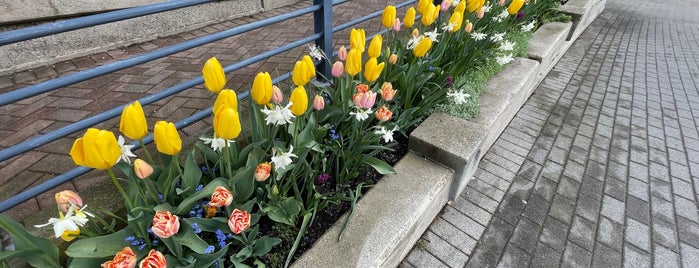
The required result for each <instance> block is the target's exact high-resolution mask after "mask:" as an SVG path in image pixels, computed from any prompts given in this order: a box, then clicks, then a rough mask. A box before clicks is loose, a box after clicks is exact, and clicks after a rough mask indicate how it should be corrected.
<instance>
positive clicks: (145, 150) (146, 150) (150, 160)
mask: <svg viewBox="0 0 699 268" xmlns="http://www.w3.org/2000/svg"><path fill="white" fill-rule="evenodd" d="M138 143H140V144H141V149H143V152H145V153H146V159H147V160H148V163H149V164H151V165H155V161H153V158H152V157H151V156H150V153H149V152H148V148H146V145H145V144H144V143H143V140H138Z"/></svg>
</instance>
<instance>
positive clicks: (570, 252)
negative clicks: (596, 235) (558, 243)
mask: <svg viewBox="0 0 699 268" xmlns="http://www.w3.org/2000/svg"><path fill="white" fill-rule="evenodd" d="M591 261H592V253H590V252H589V251H587V250H585V249H584V248H582V247H580V246H578V245H576V244H575V243H567V244H566V248H565V251H564V252H563V260H562V264H561V267H588V266H590V263H591Z"/></svg>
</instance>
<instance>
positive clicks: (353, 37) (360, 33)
mask: <svg viewBox="0 0 699 268" xmlns="http://www.w3.org/2000/svg"><path fill="white" fill-rule="evenodd" d="M365 46H366V35H365V34H364V29H359V30H357V29H354V28H352V31H351V32H350V50H352V49H357V50H359V52H361V53H364V47H365Z"/></svg>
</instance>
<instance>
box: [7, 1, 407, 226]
mask: <svg viewBox="0 0 699 268" xmlns="http://www.w3.org/2000/svg"><path fill="white" fill-rule="evenodd" d="M398 2H402V1H398V0H382V1H368V0H355V1H351V2H347V3H344V4H341V5H337V6H335V7H334V8H333V9H334V12H333V14H334V16H333V19H334V25H336V26H337V25H340V24H342V23H346V22H348V21H350V20H352V19H356V18H359V17H362V16H364V15H366V14H369V13H373V12H376V11H380V10H383V8H384V7H385V6H386V5H388V4H395V3H398ZM312 3H313V2H312V1H310V0H304V1H302V2H300V3H297V4H293V5H291V6H287V7H283V8H279V9H275V10H272V11H269V12H263V13H260V14H257V15H253V16H249V17H243V18H238V19H233V20H230V21H225V22H222V23H219V24H215V25H211V26H207V27H204V28H201V29H198V30H194V31H190V32H186V33H182V34H178V35H175V36H170V37H165V38H160V39H157V40H154V41H151V42H146V43H142V44H136V45H132V46H129V47H126V48H121V49H115V50H111V51H107V52H104V53H99V54H95V55H92V56H89V57H81V58H76V59H73V60H70V61H66V62H61V63H58V64H55V65H51V66H45V67H41V68H37V69H33V70H28V71H24V72H20V73H15V74H12V75H7V76H0V93H5V92H9V91H11V90H14V89H19V88H22V87H25V86H28V85H33V84H37V83H39V82H42V81H46V80H48V79H51V78H55V77H59V76H63V75H66V74H69V73H72V72H76V71H80V70H85V69H88V68H92V67H96V66H100V65H103V64H106V63H109V62H114V61H116V60H120V59H125V58H128V57H132V56H134V55H138V54H141V53H144V52H147V51H152V50H155V49H158V48H161V47H165V46H168V45H171V44H175V43H178V42H182V41H184V40H189V39H193V38H196V37H200V36H203V35H206V34H208V33H213V32H215V31H219V30H224V29H228V28H232V27H235V26H239V25H243V24H247V23H250V22H253V21H257V20H260V19H263V18H268V17H273V16H277V15H280V14H283V13H286V12H289V11H293V10H297V9H300V8H303V7H307V6H310V5H311V4H312ZM399 12H400V14H403V13H404V10H401V11H399ZM380 19H381V18H380V17H379V18H377V19H373V20H369V21H366V22H363V23H361V24H359V25H357V26H356V27H359V28H365V29H366V31H367V33H374V32H378V31H379V30H380V29H382V28H383V26H381V21H380ZM312 33H313V18H312V15H311V14H307V15H304V16H301V17H299V18H295V19H291V20H287V21H284V22H281V23H278V24H274V25H271V26H267V27H264V28H262V29H258V30H254V31H250V32H248V33H245V34H242V35H238V36H234V37H231V38H226V39H223V40H220V41H217V42H213V43H211V44H208V45H205V46H202V47H197V48H194V49H190V50H187V51H184V52H180V53H177V54H175V55H172V56H168V57H165V58H162V59H158V60H155V61H152V62H149V63H145V64H142V65H138V66H135V67H131V68H127V69H124V70H121V71H118V72H115V73H112V74H108V75H104V76H101V77H97V78H94V79H91V80H88V81H85V82H82V83H78V84H75V85H71V86H68V87H65V88H61V89H58V90H55V91H52V92H49V93H45V94H42V95H39V96H36V97H32V98H30V99H26V100H23V101H20V102H18V103H16V104H10V105H5V106H2V107H0V149H5V148H8V147H10V146H13V145H15V144H17V143H19V142H22V141H25V140H27V139H29V138H31V137H36V136H38V135H41V134H45V133H48V132H49V131H52V130H55V129H58V128H60V127H63V126H66V125H68V124H71V123H74V122H77V121H79V120H81V119H85V118H88V117H90V116H93V115H96V114H99V113H101V112H104V111H106V110H109V109H111V108H113V107H117V106H119V105H122V104H124V103H127V102H131V101H133V100H136V99H138V98H141V97H144V96H146V95H149V94H152V93H155V92H158V91H161V90H164V89H166V88H168V87H170V86H173V85H176V84H178V83H181V82H184V81H187V80H189V79H192V78H195V77H197V76H201V68H202V66H203V64H204V62H205V61H206V60H207V59H208V58H210V57H213V56H216V57H217V58H218V59H219V61H221V63H222V64H223V65H230V64H233V63H235V62H237V61H240V60H242V59H246V58H249V57H252V56H254V55H257V54H260V53H262V52H265V51H268V50H271V49H274V48H276V47H279V46H282V45H285V44H288V43H290V42H293V41H296V40H298V39H300V38H302V37H305V36H308V35H310V34H312ZM334 39H335V40H334V42H333V44H335V45H337V47H339V45H349V29H348V30H345V31H342V32H338V33H335V35H334ZM307 52H308V49H307V47H305V46H303V47H299V48H296V49H293V50H291V51H289V52H288V53H283V54H280V55H278V56H275V57H273V58H270V59H268V60H266V61H263V62H259V63H256V64H253V65H251V66H250V67H247V68H244V69H241V70H238V71H236V72H233V73H232V74H228V76H227V77H228V85H227V86H228V87H229V88H232V89H235V90H239V91H245V90H247V89H248V88H249V85H250V84H251V83H252V80H253V79H254V76H255V75H256V74H257V73H258V72H260V71H267V72H269V73H270V74H272V75H273V76H275V75H277V74H283V73H286V72H288V71H291V70H292V69H293V64H294V62H295V61H296V60H298V59H300V57H301V56H302V55H303V54H305V53H307ZM28 53H30V52H28ZM214 100H215V96H214V94H213V93H210V92H208V91H207V90H206V89H204V87H203V85H201V86H196V87H193V88H191V89H188V90H185V91H183V92H181V93H179V94H176V95H175V96H172V97H168V98H166V99H163V100H161V101H158V102H155V103H153V104H150V105H147V106H145V107H144V110H145V112H146V116H147V118H148V122H149V125H150V126H152V125H153V124H154V123H155V122H156V121H158V120H168V121H173V122H174V121H178V120H181V119H183V118H186V117H188V116H190V115H192V114H194V113H195V112H198V111H200V110H202V109H205V108H207V107H210V106H211V105H213V102H214ZM118 124H119V118H114V119H112V120H109V121H107V122H105V123H102V124H99V125H97V126H95V127H99V128H103V129H110V130H113V131H116V132H118ZM210 127H211V120H210V119H207V120H202V121H199V122H197V123H194V124H192V125H190V126H188V127H185V128H184V129H182V130H181V131H180V135H181V137H182V139H183V140H192V139H196V137H198V136H199V135H200V134H202V133H204V132H206V131H207V130H208V129H209V128H210ZM83 133H84V131H80V132H78V133H74V134H73V135H70V136H69V137H66V138H62V139H59V140H57V141H54V142H51V143H49V144H45V145H43V146H41V147H39V148H37V149H35V150H32V151H30V152H27V153H24V154H21V155H19V156H16V157H14V158H12V159H9V160H6V161H3V162H0V200H4V199H7V198H9V197H10V196H12V195H14V194H17V193H18V192H20V191H22V190H24V189H27V188H29V187H32V186H35V185H37V184H39V183H41V182H44V181H46V180H48V179H51V178H53V177H54V176H56V175H58V174H61V173H64V172H66V171H69V170H71V169H73V168H75V167H76V166H75V165H74V164H73V162H72V160H70V156H68V152H69V151H70V148H71V146H72V144H73V141H74V140H75V138H76V137H78V136H79V135H82V134H83ZM154 150H155V149H152V150H151V151H154ZM136 153H138V152H136ZM99 183H107V184H108V180H107V179H106V174H105V172H101V171H92V172H90V173H88V174H86V175H83V176H81V177H79V178H77V179H75V180H73V181H71V182H68V183H65V184H63V185H61V186H60V187H58V188H56V189H55V190H52V191H49V192H46V193H44V194H42V195H40V196H38V197H37V198H35V199H32V200H29V201H26V202H24V203H22V204H20V205H19V206H17V207H15V208H13V209H12V210H10V211H7V212H6V213H5V214H8V215H10V216H11V217H13V218H15V219H17V220H22V219H25V218H26V217H27V216H29V215H31V214H34V213H36V212H37V210H41V209H44V208H48V209H50V210H53V209H55V204H54V201H53V199H54V198H53V195H54V193H55V192H57V191H61V190H65V189H70V190H74V191H78V192H89V191H90V190H89V189H92V188H93V187H94V185H95V184H99ZM109 189H111V188H109ZM107 194H115V197H116V193H111V192H110V193H107ZM96 198H97V197H96ZM88 202H90V200H88Z"/></svg>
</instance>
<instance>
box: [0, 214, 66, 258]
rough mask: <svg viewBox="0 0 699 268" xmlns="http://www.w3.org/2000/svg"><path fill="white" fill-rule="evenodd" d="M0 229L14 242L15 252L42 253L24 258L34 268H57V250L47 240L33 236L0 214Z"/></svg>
mask: <svg viewBox="0 0 699 268" xmlns="http://www.w3.org/2000/svg"><path fill="white" fill-rule="evenodd" d="M0 228H2V229H5V231H7V232H8V233H10V235H12V238H13V239H14V242H15V249H16V250H39V251H41V252H42V253H41V254H36V255H29V256H26V257H24V260H26V261H27V262H28V263H29V264H31V265H32V266H34V267H59V266H60V264H59V261H58V248H57V247H56V245H54V244H53V243H52V242H51V241H49V240H48V239H44V238H40V237H36V236H33V235H31V234H29V233H28V232H27V230H26V229H24V226H22V225H21V224H19V223H18V222H16V221H14V220H13V219H11V218H10V217H7V216H5V215H2V214H0Z"/></svg>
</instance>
